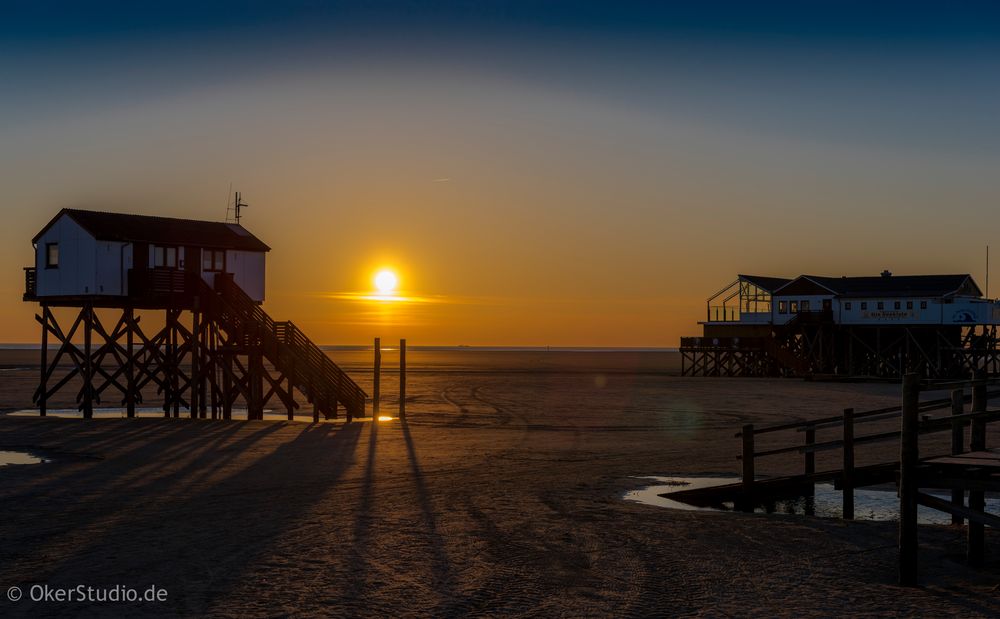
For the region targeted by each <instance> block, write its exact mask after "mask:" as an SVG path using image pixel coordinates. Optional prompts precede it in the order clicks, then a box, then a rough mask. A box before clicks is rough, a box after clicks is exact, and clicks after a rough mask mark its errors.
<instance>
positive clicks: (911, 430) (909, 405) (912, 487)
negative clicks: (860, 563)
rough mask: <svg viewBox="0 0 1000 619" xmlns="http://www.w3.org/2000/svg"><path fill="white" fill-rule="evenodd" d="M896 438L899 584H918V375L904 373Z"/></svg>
mask: <svg viewBox="0 0 1000 619" xmlns="http://www.w3.org/2000/svg"><path fill="white" fill-rule="evenodd" d="M902 399H903V407H902V408H903V410H902V413H901V423H900V440H899V584H901V585H915V584H917V477H916V476H917V466H918V464H919V460H920V443H919V441H920V420H919V418H918V417H917V415H918V410H917V409H918V405H919V402H920V379H919V378H918V377H917V375H916V374H914V373H909V374H906V375H905V376H903V398H902Z"/></svg>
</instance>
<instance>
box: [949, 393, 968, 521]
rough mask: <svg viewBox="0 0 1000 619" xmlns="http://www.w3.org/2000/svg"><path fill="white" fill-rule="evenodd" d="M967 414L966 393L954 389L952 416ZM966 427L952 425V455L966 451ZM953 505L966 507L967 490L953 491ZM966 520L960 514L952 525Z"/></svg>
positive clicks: (954, 518)
mask: <svg viewBox="0 0 1000 619" xmlns="http://www.w3.org/2000/svg"><path fill="white" fill-rule="evenodd" d="M964 412H965V392H964V391H963V390H962V389H953V390H952V392H951V414H952V415H961V414H962V413H964ZM964 442H965V427H964V426H963V425H962V423H961V422H957V421H956V422H952V424H951V455H953V456H957V455H959V454H961V453H962V452H963V451H964V450H965V445H963V443H964ZM951 504H952V505H957V506H959V507H962V506H964V505H965V490H962V489H961V488H955V489H953V490H952V491H951ZM964 521H965V518H963V517H961V516H959V515H958V514H952V515H951V523H952V524H962V523H963V522H964Z"/></svg>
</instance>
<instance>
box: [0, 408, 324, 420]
mask: <svg viewBox="0 0 1000 619" xmlns="http://www.w3.org/2000/svg"><path fill="white" fill-rule="evenodd" d="M7 414H8V415H10V416H11V417H38V416H39V415H38V409H35V408H26V409H23V410H19V411H13V412H10V413H7ZM45 414H46V415H47V416H49V417H60V418H65V419H82V418H83V413H82V412H80V411H79V410H77V409H75V408H57V409H52V408H50V409H48V410H47V411H45ZM211 415H212V413H211V411H209V412H208V413H207V417H206V419H211ZM127 416H128V412H127V411H126V410H125V409H124V408H95V409H94V419H125V418H127ZM135 416H136V417H139V418H143V419H166V418H167V417H165V416H164V414H163V409H162V408H160V407H156V406H147V407H142V406H137V407H136V409H135ZM170 416H171V418H172V417H173V412H171V413H170ZM178 417H179V418H180V419H190V418H191V411H187V410H181V412H180V414H179V415H178ZM220 418H221V417H220ZM246 418H247V409H245V408H234V409H233V411H232V419H235V420H243V421H246ZM264 420H265V421H288V413H286V412H284V411H281V412H278V411H276V410H273V409H264ZM295 421H310V422H311V421H312V413H311V412H308V413H305V414H302V413H299V414H297V415H295Z"/></svg>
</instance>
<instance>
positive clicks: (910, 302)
mask: <svg viewBox="0 0 1000 619" xmlns="http://www.w3.org/2000/svg"><path fill="white" fill-rule="evenodd" d="M906 309H913V301H907V302H906Z"/></svg>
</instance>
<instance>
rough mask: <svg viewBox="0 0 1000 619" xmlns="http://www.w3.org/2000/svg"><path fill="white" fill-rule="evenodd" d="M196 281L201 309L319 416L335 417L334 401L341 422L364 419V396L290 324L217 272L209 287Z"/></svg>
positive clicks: (320, 351)
mask: <svg viewBox="0 0 1000 619" xmlns="http://www.w3.org/2000/svg"><path fill="white" fill-rule="evenodd" d="M199 282H200V284H201V290H200V291H199V298H200V299H202V300H203V303H204V305H205V307H202V310H203V311H206V312H211V314H212V317H213V318H214V319H215V320H216V321H217V323H218V324H219V325H220V326H221V328H222V329H224V330H225V331H226V332H227V334H228V335H229V336H230V338H231V339H232V340H233V341H236V342H239V343H240V344H241V346H242V347H244V348H245V349H247V350H259V351H260V352H261V354H262V355H263V357H264V358H265V359H267V361H269V362H270V363H271V365H273V366H274V368H275V370H277V371H278V372H281V373H282V374H283V375H284V376H285V378H286V379H287V380H288V381H289V382H290V384H291V385H292V386H294V387H295V388H296V389H298V390H299V391H300V392H302V393H303V394H305V396H306V397H307V398H308V399H309V401H310V402H312V404H313V405H314V406H315V407H316V410H317V411H318V412H321V413H323V415H324V417H325V418H327V419H331V418H336V416H337V404H338V402H339V403H340V404H341V405H343V407H344V410H345V411H346V414H347V421H351V420H352V419H353V418H354V417H363V416H364V414H365V400H366V398H367V395H366V394H365V392H364V391H363V390H362V389H361V387H359V386H358V385H357V383H355V382H354V381H353V380H351V378H350V377H349V376H348V375H347V374H346V373H345V372H344V371H343V370H342V369H340V367H338V366H337V364H335V363H334V362H333V361H332V360H330V358H329V357H328V356H326V354H325V353H324V352H323V351H322V350H320V348H319V347H318V346H316V344H314V343H313V342H312V340H310V339H309V338H308V337H306V335H305V334H304V333H302V331H300V330H299V329H298V327H296V326H295V325H294V324H292V323H291V321H287V322H277V321H275V320H274V319H273V318H271V317H270V316H269V315H268V314H267V312H265V311H264V310H263V309H262V308H261V307H260V305H258V304H257V303H256V302H254V301H253V299H251V298H250V297H249V296H247V294H246V293H245V292H243V290H242V289H241V288H240V287H239V286H238V285H236V283H235V282H233V279H232V276H231V275H229V274H226V273H220V274H218V275H217V276H216V278H215V287H214V289H213V288H212V287H211V286H209V285H208V284H206V283H205V282H204V281H202V280H201V279H200V278H199Z"/></svg>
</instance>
